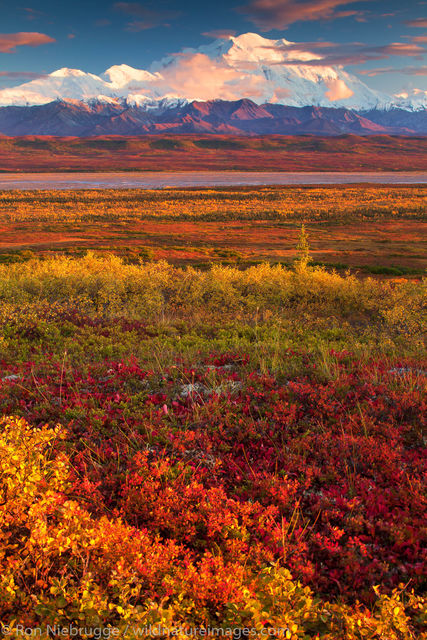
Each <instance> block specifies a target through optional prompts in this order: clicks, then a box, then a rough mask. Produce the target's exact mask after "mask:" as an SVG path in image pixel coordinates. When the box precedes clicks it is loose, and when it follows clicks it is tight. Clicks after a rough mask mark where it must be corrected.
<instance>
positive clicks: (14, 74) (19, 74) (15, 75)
mask: <svg viewBox="0 0 427 640" xmlns="http://www.w3.org/2000/svg"><path fill="white" fill-rule="evenodd" d="M46 76H47V74H46V73H37V72H36V71H0V78H8V79H9V78H10V79H12V80H20V79H22V80H37V79H38V78H46Z"/></svg>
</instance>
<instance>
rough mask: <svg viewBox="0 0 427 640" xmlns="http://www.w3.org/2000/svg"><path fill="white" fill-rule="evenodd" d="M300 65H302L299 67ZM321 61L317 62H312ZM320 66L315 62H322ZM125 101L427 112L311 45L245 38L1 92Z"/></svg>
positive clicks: (36, 100)
mask: <svg viewBox="0 0 427 640" xmlns="http://www.w3.org/2000/svg"><path fill="white" fill-rule="evenodd" d="M298 61H300V63H299V62H298ZM311 61H313V64H311ZM314 62H315V64H314ZM99 96H102V100H104V101H106V100H108V99H118V100H119V101H120V100H121V101H129V102H131V103H132V104H138V105H145V106H146V107H147V109H148V108H150V109H151V108H154V109H157V107H156V106H155V104H156V103H157V102H158V101H161V100H167V101H174V102H175V103H176V104H179V103H180V102H182V101H183V102H186V101H191V100H195V99H198V100H202V101H207V100H215V99H221V100H225V101H231V102H232V101H236V100H239V99H241V98H249V99H251V100H253V101H254V102H255V103H256V104H257V105H262V104H264V103H274V104H285V105H287V106H291V107H305V106H318V107H345V108H347V109H355V110H365V111H369V110H371V109H387V108H392V107H398V108H401V109H405V110H414V109H415V110H418V109H425V108H426V107H427V95H426V93H425V92H418V93H416V92H414V93H412V94H411V95H407V96H406V95H405V96H403V95H400V96H397V97H393V98H392V97H391V96H387V95H385V94H383V93H380V92H378V91H375V90H374V89H371V88H370V87H368V86H367V85H366V84H364V83H363V82H362V81H361V80H360V78H358V77H357V76H354V75H352V74H350V73H348V72H346V71H345V70H344V69H342V68H341V67H339V66H330V65H329V66H328V65H327V64H324V65H323V64H322V57H321V56H319V55H318V53H317V52H315V51H314V52H313V51H310V47H309V46H308V45H307V47H305V46H304V45H296V44H295V43H293V42H290V41H289V40H285V39H284V38H282V39H278V40H273V39H269V38H265V37H264V36H261V35H259V34H257V33H251V32H249V33H242V34H240V35H238V36H230V37H229V38H227V39H219V40H215V41H213V42H211V43H209V44H208V45H203V46H200V47H199V48H197V49H184V50H183V51H182V52H181V53H180V54H177V55H170V56H168V57H166V58H164V59H162V60H160V61H159V62H158V63H153V65H152V67H151V69H150V70H145V69H137V68H134V67H131V66H130V65H128V64H118V65H113V66H112V67H110V68H109V69H107V70H106V71H105V72H104V73H103V74H101V75H99V76H98V75H95V74H92V73H86V72H85V71H82V70H80V69H69V68H67V67H63V68H61V69H58V70H57V71H53V72H52V73H50V74H49V75H47V76H43V77H40V78H37V79H35V80H32V81H30V82H26V83H24V84H22V85H19V86H15V87H11V88H8V89H2V90H0V105H20V104H21V105H22V104H46V103H47V102H51V101H53V100H57V99H61V98H70V99H75V100H83V101H86V102H87V101H89V100H91V99H99Z"/></svg>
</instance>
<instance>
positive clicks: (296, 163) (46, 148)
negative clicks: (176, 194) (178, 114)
mask: <svg viewBox="0 0 427 640" xmlns="http://www.w3.org/2000/svg"><path fill="white" fill-rule="evenodd" d="M426 168H427V137H423V136H414V137H407V136H385V135H376V136H370V137H364V136H355V135H345V136H338V137H334V138H330V137H322V136H299V137H297V136H281V135H267V136H254V137H242V136H231V135H224V136H220V135H170V134H169V135H162V136H157V135H156V136H151V135H149V136H97V137H89V138H77V137H56V136H55V137H54V136H24V137H16V138H13V137H7V136H4V137H1V136H0V170H1V171H68V170H70V171H96V170H100V171H115V170H123V171H126V170H141V171H143V170H145V171H151V170H169V171H170V170H191V169H199V170H210V169H212V170H215V169H217V170H222V169H229V170H233V169H234V170H236V169H239V170H257V171H260V170H275V171H363V170H365V171H381V170H383V171H384V170H385V171H386V170H393V171H400V170H401V171H424V170H426Z"/></svg>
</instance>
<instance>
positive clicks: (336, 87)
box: [325, 78, 354, 102]
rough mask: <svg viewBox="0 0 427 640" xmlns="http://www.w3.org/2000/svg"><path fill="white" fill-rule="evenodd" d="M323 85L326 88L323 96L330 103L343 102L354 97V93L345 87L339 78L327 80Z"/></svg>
mask: <svg viewBox="0 0 427 640" xmlns="http://www.w3.org/2000/svg"><path fill="white" fill-rule="evenodd" d="M325 84H326V86H327V87H328V91H326V92H325V96H326V97H327V98H328V100H330V101H331V102H335V100H345V99H346V98H351V96H352V95H354V91H352V90H351V89H350V88H349V87H347V85H346V83H345V82H344V80H340V79H339V78H335V79H334V80H328V81H326V83H325Z"/></svg>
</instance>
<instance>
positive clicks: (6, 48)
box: [0, 31, 56, 53]
mask: <svg viewBox="0 0 427 640" xmlns="http://www.w3.org/2000/svg"><path fill="white" fill-rule="evenodd" d="M50 42H56V40H55V39H54V38H51V37H50V36H47V35H46V34H45V33H37V32H34V33H32V32H26V31H21V32H19V33H0V53H14V51H15V49H16V47H39V46H40V45H42V44H49V43H50Z"/></svg>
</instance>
